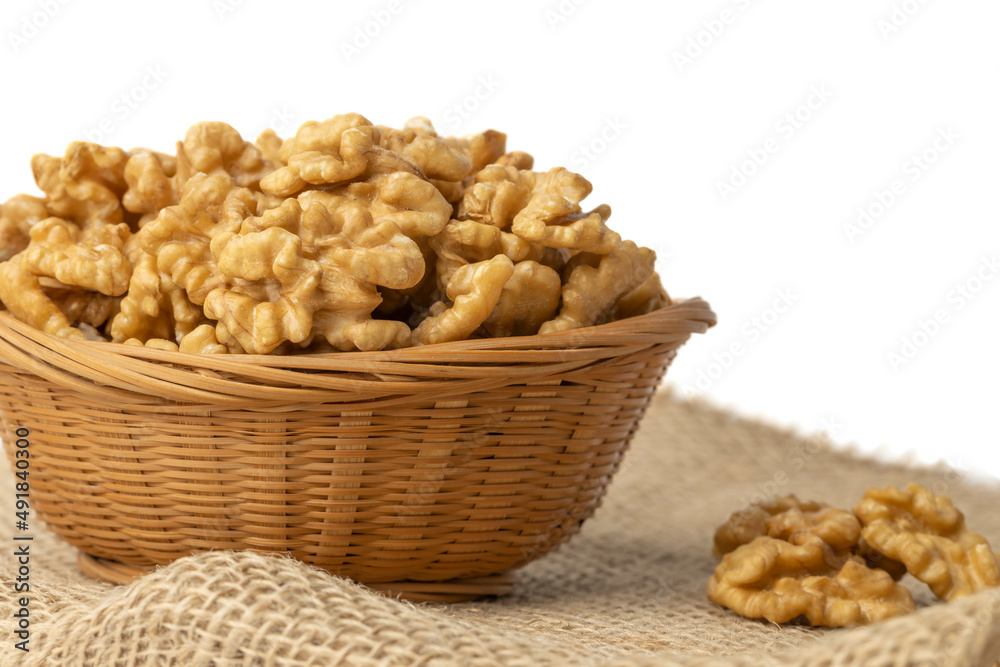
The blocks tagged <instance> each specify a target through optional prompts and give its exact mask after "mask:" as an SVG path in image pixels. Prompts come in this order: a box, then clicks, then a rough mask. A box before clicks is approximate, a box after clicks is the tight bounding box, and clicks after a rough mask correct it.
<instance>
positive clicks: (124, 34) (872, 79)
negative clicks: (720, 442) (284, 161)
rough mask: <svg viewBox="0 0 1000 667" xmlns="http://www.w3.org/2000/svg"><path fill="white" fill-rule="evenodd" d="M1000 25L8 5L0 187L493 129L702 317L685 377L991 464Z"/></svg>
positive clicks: (722, 5)
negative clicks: (38, 170)
mask: <svg viewBox="0 0 1000 667" xmlns="http://www.w3.org/2000/svg"><path fill="white" fill-rule="evenodd" d="M375 19H381V22H382V23H384V24H385V25H384V26H380V25H378V23H371V22H372V21H374V20H375ZM366 24H367V28H368V30H369V32H370V33H373V34H374V36H373V37H370V38H362V37H359V36H358V31H359V30H361V31H364V30H365V28H366ZM998 24H1000V5H998V4H997V3H996V2H995V1H990V0H966V1H965V2H950V3H946V2H941V1H937V2H926V1H925V2H923V3H919V2H918V1H917V0H906V1H905V2H904V1H903V0H842V1H841V2H836V3H831V2H824V3H816V2H801V1H800V0H738V1H734V0H716V1H713V2H707V1H706V2H670V3H653V2H638V1H624V0H615V1H614V2H612V1H611V0H589V1H581V0H577V1H576V2H575V3H574V2H573V1H572V0H564V1H563V2H561V3H560V2H559V0H551V1H549V2H537V1H536V2H527V1H521V2H511V1H510V0H507V1H505V2H503V3H499V2H495V3H483V2H470V1H465V2H459V1H457V0H456V1H450V2H435V1H433V0H409V1H407V0H398V2H392V3H390V2H389V0H379V1H374V2H371V1H369V2H352V3H342V2H285V3H277V2H265V0H243V2H238V1H236V0H232V1H231V2H230V1H227V0H218V1H216V2H213V1H212V0H202V1H200V2H170V3H167V2H160V3H152V2H126V1H124V0H123V1H121V2H86V3H84V2H82V1H80V0H68V1H67V2H65V3H60V2H58V1H57V0H41V1H24V0H17V1H12V0H6V1H5V2H4V3H3V8H2V10H0V30H2V31H3V36H4V39H3V44H2V45H0V73H2V74H0V76H2V88H0V90H2V91H3V104H2V105H0V114H2V121H3V128H4V130H3V143H2V151H0V183H2V184H3V187H2V192H0V195H2V196H3V198H6V196H9V195H13V194H15V193H17V192H22V191H27V192H34V191H35V188H34V185H33V182H32V179H31V174H30V170H29V159H30V157H31V155H32V153H35V152H39V151H41V152H49V153H54V154H61V153H62V151H63V149H64V147H65V144H66V143H67V142H68V141H70V140H73V139H84V138H87V137H90V138H92V139H94V140H100V141H102V142H104V143H110V144H116V145H121V146H123V147H125V148H131V147H134V146H140V145H141V146H147V147H152V148H156V149H161V150H169V149H171V148H172V146H173V142H174V141H176V140H177V139H179V138H181V137H182V136H183V134H184V131H185V129H186V128H187V126H188V125H190V124H191V123H193V122H195V121H199V120H225V121H227V122H229V123H230V124H232V125H234V126H235V127H236V128H237V129H239V130H240V131H241V132H243V133H244V135H245V136H248V137H250V138H252V137H253V136H255V135H256V133H257V132H259V131H260V130H262V129H264V128H265V127H267V126H268V125H271V126H273V127H275V128H276V129H277V130H278V131H279V133H280V134H282V135H283V136H285V135H288V134H290V133H293V132H294V130H295V128H296V127H297V126H298V125H299V124H300V123H301V122H303V121H305V120H309V119H324V118H327V117H329V116H331V115H334V114H336V113H343V112H348V111H357V112H361V113H363V114H365V115H366V116H368V117H369V118H370V119H371V120H373V121H374V122H377V123H383V124H388V125H399V124H401V123H403V121H405V120H406V119H407V118H408V117H409V116H412V115H426V116H429V117H430V118H432V119H433V120H434V121H435V123H436V124H437V126H438V129H439V130H441V131H445V132H447V133H465V132H473V131H478V130H481V129H486V128H496V129H500V130H503V131H505V132H507V134H508V136H509V142H508V146H509V147H510V148H513V149H525V150H528V151H529V152H531V153H533V154H534V155H535V156H536V159H537V162H536V165H537V167H538V168H544V169H547V168H549V167H551V166H556V165H565V166H568V167H570V168H571V169H574V170H576V171H580V172H581V173H583V174H584V175H585V176H587V177H588V178H589V179H591V180H592V181H593V182H594V184H595V190H594V194H593V195H592V198H591V200H590V201H592V202H593V204H594V205H596V204H598V203H601V202H607V203H609V204H611V205H612V207H613V209H614V212H615V213H614V216H613V218H612V223H613V224H612V226H614V227H615V228H616V229H618V230H619V231H621V232H623V235H624V236H626V237H629V238H633V239H635V240H637V241H639V242H640V243H642V244H645V245H648V246H650V247H652V248H654V249H656V250H657V252H658V253H659V256H660V261H659V267H660V271H661V274H662V276H663V279H664V282H665V284H666V286H667V289H668V290H669V291H670V292H671V294H673V295H675V296H694V295H701V296H704V297H705V298H707V299H708V300H709V301H710V302H711V303H712V305H713V307H714V308H715V309H716V310H717V312H718V313H719V316H720V323H719V326H718V327H717V328H715V329H714V330H712V331H711V332H710V333H709V334H708V335H706V336H698V337H695V338H694V339H693V340H692V341H691V342H690V343H689V345H688V346H687V347H686V348H685V349H683V350H682V351H681V354H680V356H679V357H678V360H677V362H676V363H675V365H674V367H673V369H672V370H671V373H670V380H671V382H672V383H673V384H674V386H675V387H676V389H677V391H679V392H681V393H692V394H694V393H697V394H700V395H702V396H704V397H705V398H707V399H709V400H711V401H714V402H716V403H719V404H722V405H726V406H731V407H734V408H737V409H738V410H740V411H742V412H744V413H749V414H754V415H759V416H763V417H766V418H767V419H769V420H772V421H776V422H778V423H781V424H786V425H789V426H793V427H795V428H798V429H800V430H802V431H807V432H812V431H817V430H822V429H826V430H828V431H829V433H830V436H831V437H832V438H833V440H834V441H836V442H839V443H844V444H847V443H855V444H856V446H857V447H859V448H860V449H862V450H866V451H877V452H880V453H881V454H882V455H886V456H900V455H902V454H905V453H911V454H912V455H915V457H916V458H917V459H919V460H922V461H928V462H933V461H937V460H939V459H943V460H945V461H947V462H948V463H949V464H951V465H953V466H955V467H957V468H959V469H960V470H961V471H965V472H968V473H970V474H974V473H986V474H991V475H993V476H1000V453H998V452H1000V448H998V446H997V445H998V444H1000V443H998V436H997V423H996V420H997V414H998V411H997V404H998V398H1000V392H998V391H997V378H998V370H1000V351H998V345H997V342H998V324H1000V310H998V307H997V306H998V303H1000V276H993V274H992V272H991V270H990V269H989V268H988V266H989V265H988V263H984V261H987V262H988V260H989V259H990V258H995V257H997V256H998V254H1000V231H998V224H997V222H998V221H997V213H996V196H995V193H996V191H997V187H998V182H1000V178H998V176H1000V174H998V171H1000V169H998V166H997V164H998V163H997V159H996V158H997V148H998V147H1000V123H998V120H1000V95H998V88H997V83H998V75H1000V43H998V41H997V39H996V26H997V25H998ZM366 40H367V41H366ZM345 47H346V48H345ZM151 73H155V75H153V74H151ZM816 91H820V92H819V93H818V94H817V93H816ZM123 96H124V98H123ZM810 104H811V106H812V107H813V108H809V105H810ZM456 105H457V106H456ZM803 105H805V106H803ZM788 114H792V115H791V116H790V117H789V116H788ZM796 114H797V118H796ZM102 121H103V124H104V129H103V130H101V124H102ZM97 132H100V133H101V134H102V135H103V136H99V135H98V134H97ZM939 136H940V137H945V136H947V137H949V138H948V139H947V140H945V139H944V138H942V139H939V140H938V143H937V146H936V147H935V140H936V137H939ZM588 147H589V148H588ZM581 148H588V151H589V155H588V154H585V153H584V152H582V150H581ZM944 149H946V150H944ZM754 156H755V157H756V162H758V163H762V164H760V165H758V164H755V163H754V162H752V161H751V162H746V161H747V160H750V159H752V158H753V157H754ZM765 158H766V159H765ZM916 160H920V162H919V163H918V162H917V161H916ZM734 170H736V171H735V175H734ZM748 174H749V175H748ZM741 177H745V178H743V180H740V179H741ZM734 179H735V180H734ZM896 181H898V182H896ZM894 182H896V183H895V189H896V193H895V194H893V193H892V189H893V185H894ZM720 184H729V185H730V186H732V187H733V191H729V192H727V193H725V195H724V194H723V193H722V192H721V191H720ZM880 198H881V199H882V203H880V202H879V199H880ZM890 198H891V201H890ZM880 206H882V208H881V209H880V208H879V207H880ZM859 207H861V208H865V209H868V208H870V209H871V210H872V212H873V213H874V215H873V217H872V218H871V221H870V222H869V221H864V222H865V225H866V227H865V228H862V227H861V226H857V227H856V228H854V229H853V232H852V231H851V229H850V227H849V226H850V225H856V224H857V222H858V210H859ZM980 271H982V273H983V276H984V277H985V276H989V277H992V280H981V279H980V277H979V276H977V272H980ZM960 287H962V288H964V289H966V290H967V292H966V293H967V295H968V297H969V298H967V297H966V296H962V295H961V292H958V291H956V290H958V289H959V288H960ZM976 288H978V291H976V292H975V293H974V294H973V290H974V289H976ZM783 293H784V294H787V295H790V296H789V299H788V300H789V301H790V302H791V305H790V306H788V307H785V305H784V303H779V304H778V305H779V306H780V308H781V310H783V311H784V312H781V313H778V312H777V311H772V310H771V308H772V307H773V306H774V303H775V300H776V299H779V298H780V295H781V294H783ZM935 314H937V315H938V316H939V320H940V322H939V323H938V324H937V327H936V328H935V327H933V326H930V325H927V324H926V322H927V321H928V320H932V319H933V318H934V316H935ZM755 318H756V319H755ZM758 322H759V324H758ZM922 322H924V325H925V328H927V329H930V330H932V331H933V335H927V334H923V333H922V332H921V323H922ZM906 340H908V341H910V342H911V343H913V344H914V347H913V348H908V347H906V346H905V345H904V342H905V341H906ZM734 344H736V345H737V347H736V349H737V351H738V354H736V355H733V356H732V357H731V358H729V357H727V356H726V353H727V351H730V350H731V348H732V346H733V345H734ZM893 353H896V354H899V355H900V359H902V361H900V360H896V361H895V363H894V361H893V358H892V357H890V355H891V354H893ZM904 353H906V354H908V355H909V356H908V357H907V356H904Z"/></svg>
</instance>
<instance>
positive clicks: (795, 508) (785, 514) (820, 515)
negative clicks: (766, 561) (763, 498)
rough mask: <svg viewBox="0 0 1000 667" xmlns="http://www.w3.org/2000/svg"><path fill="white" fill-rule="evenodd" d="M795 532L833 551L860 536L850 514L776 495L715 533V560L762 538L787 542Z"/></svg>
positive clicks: (858, 526)
mask: <svg viewBox="0 0 1000 667" xmlns="http://www.w3.org/2000/svg"><path fill="white" fill-rule="evenodd" d="M797 533H810V534H813V535H816V536H817V537H819V538H820V539H822V540H823V541H824V542H826V543H827V544H829V545H830V546H831V547H833V548H834V549H849V548H851V547H853V546H855V545H856V544H857V543H858V539H860V537H861V524H859V523H858V520H857V519H856V518H855V517H854V515H853V514H851V513H850V512H848V511H846V510H840V509H835V508H832V507H830V506H829V505H827V504H826V503H819V502H815V501H812V500H799V498H798V497H797V496H795V495H794V494H790V495H787V496H775V497H774V498H773V499H771V500H770V501H767V502H763V503H756V504H753V505H750V506H749V507H747V508H746V509H744V510H742V511H740V512H736V513H734V514H733V515H732V516H730V517H729V519H728V520H727V521H726V523H724V524H722V525H721V526H719V528H718V530H716V531H715V543H714V546H713V548H712V553H713V555H714V556H715V557H716V559H720V558H722V557H723V556H724V555H725V554H727V553H729V552H731V551H734V550H735V549H737V548H739V547H741V546H743V545H744V544H749V543H750V542H753V541H754V540H755V539H757V538H758V537H761V536H765V535H766V536H769V537H774V538H777V539H783V540H787V539H789V538H790V537H792V536H793V535H795V534H797Z"/></svg>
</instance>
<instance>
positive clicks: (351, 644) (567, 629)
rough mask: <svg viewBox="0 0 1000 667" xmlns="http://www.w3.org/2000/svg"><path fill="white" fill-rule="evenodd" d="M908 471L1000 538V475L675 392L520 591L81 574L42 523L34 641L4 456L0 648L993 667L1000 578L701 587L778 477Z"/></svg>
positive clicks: (252, 660)
mask: <svg viewBox="0 0 1000 667" xmlns="http://www.w3.org/2000/svg"><path fill="white" fill-rule="evenodd" d="M776 479H777V480H778V481H779V482H783V483H781V484H774V480H776ZM909 481H917V482H920V483H922V484H925V485H927V486H929V487H932V488H934V489H935V490H936V491H938V492H941V491H946V492H947V493H948V494H950V495H951V496H952V497H953V498H954V500H955V501H956V503H957V504H958V506H959V507H960V508H962V509H963V510H964V511H965V513H966V515H967V517H968V520H969V523H970V525H971V526H972V527H973V528H975V529H978V530H979V531H980V532H982V533H983V534H984V535H986V537H987V538H989V539H990V540H991V541H992V542H993V544H994V545H996V544H1000V514H998V513H997V512H996V508H997V507H998V506H1000V485H983V484H978V485H977V484H972V483H969V482H968V480H966V479H963V478H962V475H961V474H960V473H957V472H956V471H951V470H946V469H944V468H939V469H917V468H914V467H908V466H906V465H902V464H900V465H887V464H884V463H876V462H873V461H872V460H869V459H865V458H863V457H860V456H858V455H857V454H855V453H852V452H849V451H845V450H843V449H838V448H835V447H828V446H826V445H825V443H824V442H823V441H822V440H820V439H816V438H811V439H810V438H805V437H803V436H801V435H797V434H795V433H791V432H789V431H785V430H781V429H778V428H775V427H773V426H769V425H766V424H762V423H759V422H756V421H751V420H747V419H743V418H740V417H738V416H735V415H733V414H730V413H728V412H724V411H720V410H718V409H715V408H713V407H711V406H708V405H705V404H703V403H698V402H694V403H691V402H685V401H681V400H679V399H677V398H676V397H673V396H671V395H670V394H669V393H668V392H663V393H661V395H660V396H659V397H658V398H657V399H656V401H655V403H654V405H653V406H652V408H651V410H650V413H649V414H648V416H647V417H646V419H645V421H644V423H643V426H642V429H641V432H640V433H639V435H638V436H637V438H636V440H635V442H634V444H633V448H632V451H631V452H630V453H629V455H628V457H627V458H626V461H625V463H624V464H623V467H622V470H621V472H620V473H619V474H618V476H617V478H616V479H615V481H614V483H613V484H612V486H611V489H610V491H609V493H608V496H607V498H606V500H605V502H604V505H603V507H602V508H601V509H600V510H599V511H598V513H597V515H596V516H595V517H594V518H593V519H592V520H591V521H589V522H588V523H587V524H586V526H585V527H584V529H583V531H582V533H581V534H580V535H579V536H577V537H576V538H575V539H573V540H572V541H571V542H570V543H569V544H567V545H566V546H564V547H562V548H561V549H560V550H558V551H557V552H555V553H553V554H550V555H549V556H547V557H545V558H543V559H542V560H540V561H537V562H535V563H533V564H531V565H530V566H528V567H527V568H525V569H524V571H523V573H522V580H521V583H520V585H519V586H518V587H517V588H516V591H515V593H514V594H513V595H511V596H509V597H507V598H505V599H501V600H496V601H484V602H478V603H470V604H463V605H455V606H429V605H425V606H414V605H411V604H408V603H401V602H398V601H396V600H391V599H388V598H385V597H381V596H379V595H377V594H375V593H372V592H370V591H368V590H366V589H365V588H363V587H361V586H358V585H356V584H354V583H351V582H349V581H345V580H342V579H338V578H335V577H332V576H330V575H329V574H327V573H325V572H321V571H318V570H315V569H312V568H309V567H306V566H304V565H302V564H299V563H298V562H295V561H293V560H290V559H288V558H278V557H264V556H257V555H253V554H240V553H228V552H220V553H210V554H202V555H199V556H194V557H189V558H185V559H182V560H180V561H177V562H176V563H174V564H172V565H170V566H169V567H164V568H161V569H160V570H158V571H157V572H155V573H153V574H150V575H148V576H146V577H144V578H143V579H141V580H139V581H137V582H135V583H133V584H132V585H130V586H127V587H118V588H116V587H114V586H111V585H108V584H103V583H100V582H97V581H95V580H93V579H90V578H88V577H85V576H83V575H81V574H79V573H78V571H77V570H76V566H75V564H74V559H75V552H74V550H73V549H72V548H70V547H68V546H67V545H65V544H63V543H61V542H59V541H58V540H57V539H56V538H55V537H54V536H53V535H51V534H48V533H45V532H44V531H42V530H41V527H39V528H38V530H36V531H35V534H36V537H35V541H34V543H33V545H32V555H33V558H32V569H31V594H30V595H31V602H30V612H31V622H32V625H31V630H32V634H31V642H30V646H31V649H32V650H31V652H30V653H28V654H23V653H21V652H20V651H16V650H15V649H14V648H13V643H14V639H13V635H12V633H13V629H14V622H13V619H12V617H11V614H12V612H13V609H14V604H15V598H16V597H17V596H16V595H15V593H14V592H13V576H14V575H12V574H11V570H12V561H13V558H12V553H13V551H14V548H13V546H12V545H13V544H14V542H13V541H12V540H11V533H12V532H13V522H14V510H13V490H12V477H11V475H10V473H9V471H7V470H6V466H4V470H3V472H2V481H0V508H2V510H0V516H2V517H3V518H2V519H0V543H2V544H3V545H5V546H4V547H3V550H2V552H3V558H2V560H0V573H2V576H3V579H4V584H3V589H2V593H0V600H2V612H0V636H2V637H3V644H2V646H0V664H3V665H13V664H25V665H46V666H52V667H57V666H59V665H74V666H77V665H99V666H103V665H184V666H193V665H203V666H207V665H216V666H220V667H221V666H226V665H294V666H299V665H317V666H319V665H322V666H324V667H325V666H328V665H338V664H345V665H359V666H366V665H455V664H458V665H654V664H655V665H816V666H817V667H818V666H820V665H822V666H824V667H833V666H834V665H866V666H880V665H885V666H888V665H936V666H937V665H941V666H944V665H955V666H961V667H972V666H977V665H984V666H986V667H989V666H991V665H993V663H994V661H995V660H997V659H1000V591H989V592H985V593H981V594H979V595H976V596H972V597H969V598H965V599H962V600H959V601H957V602H955V603H952V604H949V605H944V604H941V603H939V602H936V601H935V600H934V599H933V598H932V596H931V595H930V594H929V592H928V591H927V588H926V586H924V585H923V584H921V583H919V582H917V581H915V580H913V579H912V578H909V577H907V578H906V579H905V580H904V581H905V582H906V583H907V585H908V586H909V587H910V588H911V590H913V592H914V594H915V597H916V598H917V601H918V606H919V607H920V609H919V610H918V612H917V613H916V614H913V615H911V616H908V617H903V618H899V619H895V620H892V621H889V622H885V623H881V624H878V625H876V626H872V627H867V628H858V629H852V630H821V629H815V628H808V627H796V626H785V627H779V626H777V625H774V624H771V623H767V622H762V621H753V620H747V619H743V618H740V617H738V616H736V615H735V614H733V613H731V612H727V611H724V610H722V609H720V608H718V607H716V606H714V605H712V604H711V603H709V602H708V601H707V600H706V599H705V594H704V590H705V583H706V581H707V579H708V576H709V574H710V573H711V571H712V569H713V567H714V561H713V560H712V557H711V554H710V543H711V536H712V533H713V530H714V528H715V526H716V525H717V524H718V523H720V522H721V521H723V520H724V519H725V517H726V516H727V515H728V514H729V513H730V512H731V511H733V510H735V509H738V508H739V507H740V506H741V501H742V499H744V498H746V499H750V498H751V496H752V494H754V493H755V492H757V491H762V492H767V493H770V492H773V491H774V490H775V487H777V488H778V490H780V491H781V492H792V491H793V492H796V493H798V494H800V495H801V496H804V497H808V498H815V499H822V500H826V501H828V502H831V503H836V504H840V505H842V506H845V507H849V506H851V505H853V504H854V502H855V501H856V500H857V499H858V498H859V497H860V495H861V494H862V492H863V491H864V489H865V488H866V487H868V486H870V485H887V484H904V483H906V482H909ZM769 483H770V484H769Z"/></svg>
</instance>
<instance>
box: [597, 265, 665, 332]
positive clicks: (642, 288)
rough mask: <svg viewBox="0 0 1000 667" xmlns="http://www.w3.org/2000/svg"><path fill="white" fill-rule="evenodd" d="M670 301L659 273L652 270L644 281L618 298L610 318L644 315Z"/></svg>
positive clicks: (618, 318) (620, 318) (622, 318)
mask: <svg viewBox="0 0 1000 667" xmlns="http://www.w3.org/2000/svg"><path fill="white" fill-rule="evenodd" d="M670 303H671V301H670V296H669V295H668V294H667V292H666V290H664V289H663V283H662V282H661V281H660V274H658V273H657V272H655V271H654V272H653V273H652V274H651V275H650V276H649V278H647V279H646V281H645V282H644V283H642V284H641V285H639V286H638V287H636V288H635V289H634V290H632V291H631V292H629V293H628V294H626V295H625V296H623V297H622V298H620V299H618V303H617V304H615V310H614V312H613V313H612V314H611V319H612V320H624V319H625V318H627V317H635V316H637V315H646V314H647V313H651V312H653V311H654V310H659V309H660V308H663V307H665V306H669V305H670Z"/></svg>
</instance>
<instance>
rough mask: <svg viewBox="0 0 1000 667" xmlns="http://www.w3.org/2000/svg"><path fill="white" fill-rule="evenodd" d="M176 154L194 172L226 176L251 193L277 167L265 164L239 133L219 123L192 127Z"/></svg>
mask: <svg viewBox="0 0 1000 667" xmlns="http://www.w3.org/2000/svg"><path fill="white" fill-rule="evenodd" d="M178 154H179V155H180V156H181V157H182V159H183V160H185V161H186V162H187V164H189V165H190V168H191V170H193V171H194V172H197V173H202V174H208V175H213V174H228V175H229V176H230V177H231V178H232V179H233V183H234V184H235V185H236V186H237V187H241V188H251V189H254V190H256V189H257V188H258V185H259V184H260V181H261V179H262V178H264V177H265V176H267V175H268V174H270V173H271V172H272V171H274V169H275V167H276V166H277V165H275V164H273V163H271V162H270V161H268V160H266V159H265V158H264V155H263V153H262V152H261V150H260V149H259V148H257V146H255V145H254V144H251V143H249V142H247V141H244V140H243V137H241V136H240V133H239V132H237V131H236V130H235V129H233V128H232V127H231V126H229V125H227V124H226V123H219V122H203V123H195V124H194V125H192V126H191V127H190V129H188V131H187V134H185V135H184V141H183V142H182V143H181V144H180V145H179V146H178Z"/></svg>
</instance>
